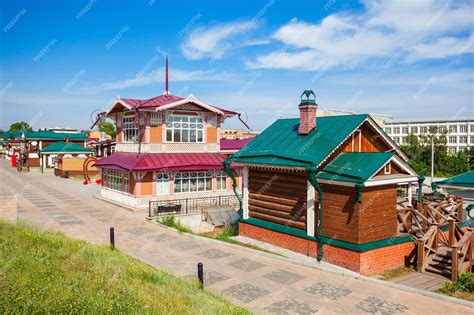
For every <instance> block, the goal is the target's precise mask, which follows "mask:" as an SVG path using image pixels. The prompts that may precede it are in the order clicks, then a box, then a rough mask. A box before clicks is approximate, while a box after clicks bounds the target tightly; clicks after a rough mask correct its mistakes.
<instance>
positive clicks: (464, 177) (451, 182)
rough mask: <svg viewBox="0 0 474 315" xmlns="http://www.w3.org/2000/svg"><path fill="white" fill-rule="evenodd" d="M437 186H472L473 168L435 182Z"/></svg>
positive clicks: (473, 185)
mask: <svg viewBox="0 0 474 315" xmlns="http://www.w3.org/2000/svg"><path fill="white" fill-rule="evenodd" d="M435 184H436V185H439V186H460V187H474V170H473V171H470V172H466V173H462V174H459V175H456V176H453V177H451V178H448V179H445V180H442V181H439V182H436V183H435Z"/></svg>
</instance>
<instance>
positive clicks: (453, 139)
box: [448, 136, 457, 143]
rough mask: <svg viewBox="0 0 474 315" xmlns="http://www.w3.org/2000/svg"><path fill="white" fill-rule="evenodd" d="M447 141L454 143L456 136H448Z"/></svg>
mask: <svg viewBox="0 0 474 315" xmlns="http://www.w3.org/2000/svg"><path fill="white" fill-rule="evenodd" d="M448 142H449V143H456V142H457V137H456V136H449V139H448Z"/></svg>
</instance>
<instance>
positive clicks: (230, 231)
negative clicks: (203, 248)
mask: <svg viewBox="0 0 474 315" xmlns="http://www.w3.org/2000/svg"><path fill="white" fill-rule="evenodd" d="M199 235H200V236H204V237H207V238H212V239H214V240H218V241H221V242H226V243H230V244H234V245H239V246H242V247H247V248H251V249H255V250H259V251H261V252H265V253H270V254H273V255H277V256H283V255H280V254H278V253H275V252H272V251H269V250H266V249H263V248H261V247H258V246H255V245H251V244H246V243H242V242H239V241H236V240H234V239H232V238H231V237H232V236H237V235H239V233H238V229H237V225H236V224H233V225H230V224H227V225H225V226H224V227H223V228H222V229H221V230H220V231H219V233H217V234H215V233H204V234H199Z"/></svg>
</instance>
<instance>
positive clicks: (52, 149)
mask: <svg viewBox="0 0 474 315" xmlns="http://www.w3.org/2000/svg"><path fill="white" fill-rule="evenodd" d="M91 152H92V150H90V149H87V148H84V147H83V146H80V145H78V144H76V143H72V142H70V143H66V142H64V141H58V142H55V143H52V144H50V145H48V146H47V147H46V148H43V149H42V150H41V153H91Z"/></svg>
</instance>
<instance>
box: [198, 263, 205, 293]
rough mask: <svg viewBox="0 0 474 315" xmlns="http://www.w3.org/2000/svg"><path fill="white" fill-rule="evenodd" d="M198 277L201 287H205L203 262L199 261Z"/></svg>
mask: <svg viewBox="0 0 474 315" xmlns="http://www.w3.org/2000/svg"><path fill="white" fill-rule="evenodd" d="M198 279H199V284H200V285H201V289H203V288H204V271H203V268H202V263H198Z"/></svg>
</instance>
